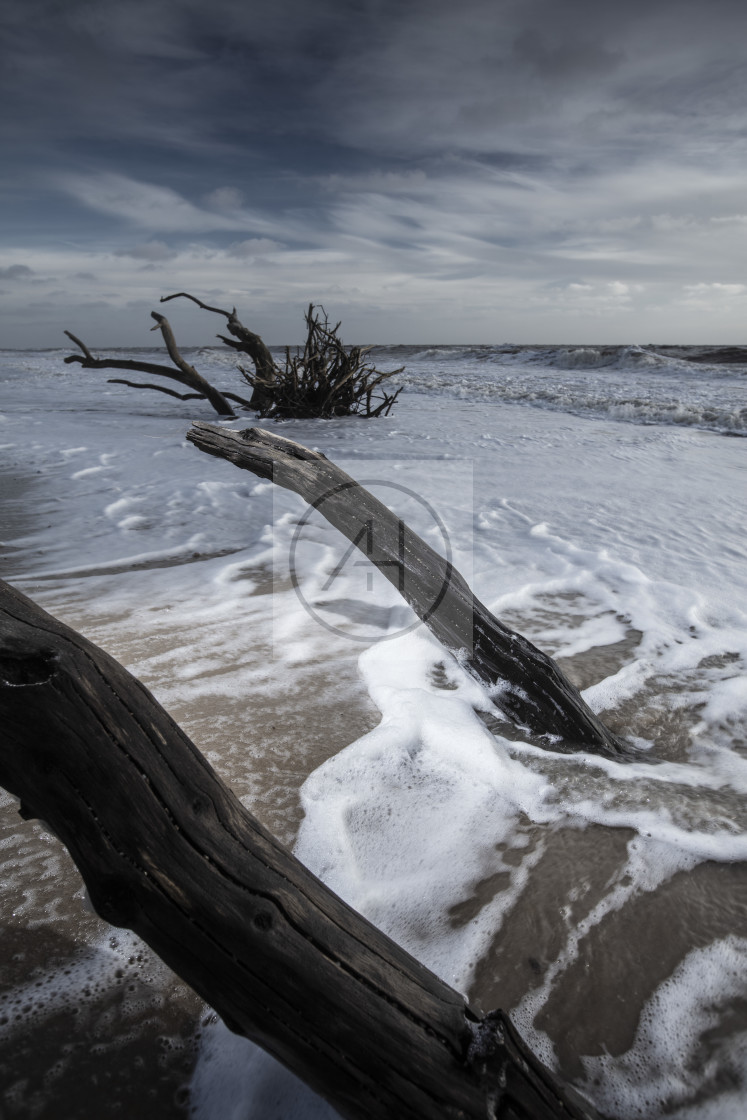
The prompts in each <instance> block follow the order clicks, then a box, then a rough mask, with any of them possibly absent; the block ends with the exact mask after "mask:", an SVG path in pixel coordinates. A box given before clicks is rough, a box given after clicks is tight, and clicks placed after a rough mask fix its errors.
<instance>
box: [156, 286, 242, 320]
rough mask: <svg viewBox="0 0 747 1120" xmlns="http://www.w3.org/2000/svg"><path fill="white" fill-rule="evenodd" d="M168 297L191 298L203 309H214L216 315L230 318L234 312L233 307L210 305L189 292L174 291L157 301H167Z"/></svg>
mask: <svg viewBox="0 0 747 1120" xmlns="http://www.w3.org/2000/svg"><path fill="white" fill-rule="evenodd" d="M170 299H191V300H192V303H196V304H197V306H198V307H201V308H202V310H203V311H214V312H215V313H216V315H225V317H226V318H227V319H230V318H231V315H232V314H233V315H235V314H236V308H235V307H234V309H233V312H231V311H224V309H223V308H222V307H210V305H209V304H207V303H203V302H202V300H201V299H198V298H197V296H191V295H190V294H189V292H174V293H173V294H172V295H170V296H161V298H160V300H159V303H168V302H169V300H170Z"/></svg>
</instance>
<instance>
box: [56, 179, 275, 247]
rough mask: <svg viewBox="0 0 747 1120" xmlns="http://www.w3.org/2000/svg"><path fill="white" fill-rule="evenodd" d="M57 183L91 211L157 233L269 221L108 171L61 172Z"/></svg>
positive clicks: (203, 230) (257, 226) (257, 224)
mask: <svg viewBox="0 0 747 1120" xmlns="http://www.w3.org/2000/svg"><path fill="white" fill-rule="evenodd" d="M58 185H59V187H60V188H61V189H62V190H64V191H66V192H67V193H68V194H70V195H71V196H72V197H73V198H74V199H75V200H76V202H79V203H81V204H82V205H83V206H87V207H90V209H91V210H96V211H98V212H99V213H102V214H108V215H110V216H111V217H113V218H120V219H122V220H123V221H126V222H128V223H130V224H131V225H133V226H136V227H138V228H139V229H147V230H153V231H155V232H159V233H208V232H211V231H214V230H250V229H264V228H266V226H267V224H268V223H267V221H266V220H265V219H263V218H261V217H259V216H258V215H256V214H251V213H248V212H246V211H241V210H238V209H236V210H233V211H231V212H229V213H226V212H217V211H215V210H209V209H205V208H202V207H199V206H195V205H194V204H193V203H191V202H188V201H187V199H185V198H183V197H182V196H181V195H180V194H179V193H178V192H177V191H175V190H172V189H171V187H165V186H159V185H157V184H155V183H146V182H141V181H139V180H137V179H131V178H130V177H129V176H127V175H120V174H117V173H116V172H111V171H105V172H102V173H100V174H97V175H91V176H84V175H61V176H60V177H59V178H58Z"/></svg>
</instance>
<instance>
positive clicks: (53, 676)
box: [0, 581, 596, 1120]
mask: <svg viewBox="0 0 747 1120" xmlns="http://www.w3.org/2000/svg"><path fill="white" fill-rule="evenodd" d="M0 720H1V721H2V727H3V740H2V746H0V784H2V785H3V786H4V787H5V788H6V789H7V790H9V791H10V792H11V793H13V794H15V796H17V797H19V798H20V800H21V814H22V816H24V817H25V818H30V817H39V818H41V819H43V820H44V821H46V822H48V823H49V825H50V826H51V828H52V829H53V830H54V831H55V833H56V834H57V835H58V836H59V837H60V839H61V840H62V842H63V843H64V844H65V845H66V846H67V848H68V849H69V851H70V853H71V855H72V857H73V859H74V860H75V862H76V864H77V866H78V868H79V870H80V872H81V874H82V876H83V879H84V880H85V883H86V886H87V888H88V891H89V894H90V897H91V900H92V902H93V905H94V907H95V909H96V910H97V911H98V913H99V914H100V915H101V917H102V918H104V919H105V920H106V921H108V922H110V923H112V924H114V925H117V926H124V927H127V928H128V929H131V930H134V931H135V932H136V933H137V934H138V935H139V936H140V937H142V938H143V940H144V941H146V942H147V943H148V944H149V945H150V946H151V947H152V948H153V949H154V950H155V952H156V953H157V954H158V955H159V956H160V957H161V958H162V959H163V960H164V961H165V962H166V963H167V964H168V965H169V966H170V967H171V968H172V969H173V970H174V971H175V972H177V973H178V974H179V975H180V976H181V977H182V978H183V979H184V980H185V981H186V982H187V983H188V984H190V985H191V986H192V987H193V988H194V990H195V991H196V992H198V994H199V995H200V996H202V997H203V998H204V999H205V1000H207V1001H208V1002H209V1003H210V1004H211V1005H212V1006H213V1007H214V1008H215V1010H216V1011H217V1012H218V1013H219V1014H220V1015H221V1016H222V1018H223V1019H224V1021H225V1022H226V1024H227V1025H228V1026H229V1027H230V1028H231V1029H232V1030H234V1031H236V1032H237V1033H239V1034H244V1035H246V1036H247V1037H248V1038H251V1039H253V1040H254V1041H255V1042H257V1043H258V1044H259V1045H260V1046H263V1047H264V1048H265V1049H266V1050H268V1051H269V1052H270V1053H271V1054H273V1055H274V1056H275V1057H277V1058H278V1059H279V1060H280V1061H282V1062H284V1063H285V1064H286V1065H287V1066H288V1067H289V1068H291V1069H292V1070H294V1071H295V1072H296V1073H297V1074H298V1075H299V1076H301V1077H302V1078H303V1079H304V1080H305V1081H307V1083H308V1084H309V1085H310V1086H312V1088H314V1089H315V1090H316V1091H317V1092H318V1093H320V1094H321V1095H322V1096H323V1097H325V1098H326V1099H327V1100H329V1101H330V1102H331V1103H332V1104H333V1106H334V1107H335V1108H336V1109H337V1110H338V1111H339V1112H340V1114H341V1115H342V1116H344V1117H349V1118H350V1120H392V1118H395V1117H396V1118H397V1120H444V1118H451V1120H496V1118H499V1117H500V1118H503V1120H561V1118H564V1120H570V1118H576V1120H593V1117H594V1116H595V1115H596V1113H595V1112H594V1109H593V1108H592V1107H591V1106H590V1105H588V1104H586V1103H585V1102H583V1101H582V1100H581V1099H580V1098H579V1097H578V1096H577V1094H575V1093H573V1092H572V1091H571V1090H569V1089H567V1088H564V1087H563V1086H561V1085H560V1084H559V1083H558V1081H557V1079H556V1078H555V1077H554V1076H553V1075H552V1074H551V1073H550V1072H549V1071H548V1070H547V1069H545V1068H544V1067H543V1066H542V1065H541V1064H540V1063H539V1062H538V1061H537V1060H536V1058H534V1056H533V1055H532V1054H531V1052H530V1051H529V1050H528V1049H527V1047H526V1046H525V1045H524V1043H523V1042H522V1040H521V1038H520V1037H519V1035H518V1034H517V1032H516V1031H515V1029H514V1028H513V1027H512V1025H511V1023H510V1021H509V1019H508V1018H507V1016H506V1015H505V1014H503V1012H501V1011H495V1012H492V1013H490V1014H488V1015H485V1016H481V1015H479V1014H477V1013H475V1012H474V1011H473V1010H472V1009H471V1008H470V1007H469V1006H468V1005H467V1004H466V1003H465V1001H464V1000H463V999H462V997H461V996H460V995H459V994H458V993H456V992H454V991H453V990H452V989H451V988H449V987H448V986H447V985H446V984H444V983H443V982H442V981H441V980H439V979H438V977H436V976H434V975H433V974H432V973H431V972H429V971H428V970H427V969H426V968H424V967H423V966H422V965H420V964H419V963H418V962H417V961H416V960H415V959H414V958H412V957H410V956H409V955H408V954H407V953H406V952H404V951H403V950H402V949H400V948H399V947H398V946H397V945H396V944H395V943H394V942H392V941H391V940H390V939H389V938H388V937H386V936H385V935H384V934H382V933H381V932H380V931H379V930H377V929H376V928H375V927H374V926H372V925H371V924H370V923H369V922H367V921H366V920H365V919H364V918H362V917H361V916H360V915H359V914H357V913H356V912H355V911H353V910H352V909H351V908H350V907H348V906H347V905H346V904H345V903H344V902H342V900H341V899H339V898H338V897H337V896H336V895H334V894H333V893H332V892H331V891H329V890H328V889H327V888H326V887H325V886H324V884H323V883H321V882H320V881H319V880H318V879H317V878H316V877H315V876H314V875H312V874H311V873H310V872H309V871H308V870H307V869H306V868H304V867H303V866H302V865H301V864H300V863H299V862H298V861H297V860H296V859H295V858H294V857H293V856H292V855H291V854H290V852H288V851H287V850H286V849H285V848H283V847H282V845H280V844H279V843H278V842H277V841H276V840H275V839H274V838H273V837H272V835H271V834H270V833H268V832H267V831H266V829H264V828H263V827H262V825H260V824H259V822H258V821H257V820H256V819H255V818H254V817H253V816H252V815H251V814H250V813H249V812H248V811H247V810H246V809H244V808H243V806H242V805H241V803H240V802H239V801H238V800H237V799H236V798H235V797H234V796H233V794H232V793H231V792H230V790H229V789H228V788H227V787H226V786H225V785H224V784H223V783H222V782H221V780H220V778H219V777H218V776H217V775H216V774H215V772H214V771H213V770H212V768H211V767H210V765H209V764H208V762H207V761H206V759H205V758H204V757H203V756H202V755H201V754H200V752H199V751H198V750H197V748H196V747H195V746H194V745H193V744H192V743H191V741H190V740H189V739H188V738H187V736H186V735H185V734H184V732H183V731H182V730H181V729H180V728H179V727H178V726H177V725H176V724H175V723H174V721H173V720H172V719H171V718H170V717H169V716H168V715H167V713H166V712H165V711H164V710H163V708H161V707H160V705H159V704H158V703H157V702H156V700H155V699H154V698H153V697H152V696H151V694H150V693H149V692H148V691H147V689H146V688H145V687H144V686H143V685H142V684H141V683H140V682H139V681H137V680H136V679H135V678H134V677H132V676H131V675H130V674H129V673H127V672H126V670H125V669H123V668H122V666H121V665H119V664H118V663H117V662H116V661H115V660H114V659H113V658H111V657H109V656H108V655H107V654H106V653H104V652H103V651H102V650H100V649H98V648H97V647H96V646H94V645H93V644H92V643H91V642H89V641H87V640H86V639H85V638H83V637H82V636H81V635H80V634H77V633H76V632H75V631H74V630H72V629H70V628H69V627H67V626H65V625H63V624H62V623H61V622H59V621H57V620H56V619H54V618H52V617H51V616H50V615H48V614H46V613H45V612H44V611H43V610H41V609H40V608H39V607H37V606H36V605H35V604H34V603H33V602H32V601H31V600H30V599H28V598H26V597H25V596H24V595H22V594H21V593H20V592H18V591H16V590H14V589H13V588H12V587H10V586H9V585H8V584H5V583H2V582H1V581H0Z"/></svg>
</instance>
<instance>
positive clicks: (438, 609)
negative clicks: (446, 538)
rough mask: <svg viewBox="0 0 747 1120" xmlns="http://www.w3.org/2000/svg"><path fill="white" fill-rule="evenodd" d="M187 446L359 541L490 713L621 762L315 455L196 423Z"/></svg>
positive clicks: (588, 720) (405, 530)
mask: <svg viewBox="0 0 747 1120" xmlns="http://www.w3.org/2000/svg"><path fill="white" fill-rule="evenodd" d="M187 439H189V440H191V441H192V443H194V444H195V446H196V447H199V449H200V450H201V451H205V452H207V453H208V454H209V455H217V456H218V457H219V458H223V459H229V460H230V461H231V462H232V463H234V464H235V465H236V466H237V467H242V468H244V469H245V470H248V471H252V472H253V473H254V474H256V475H259V476H260V477H261V478H270V479H272V480H273V481H274V482H276V483H277V484H278V485H280V486H283V487H285V488H286V489H288V490H293V491H294V492H295V493H297V494H300V495H301V497H302V498H304V499H305V500H306V501H307V502H309V503H310V504H311V505H312V506H315V507H316V508H317V509H318V510H319V512H320V513H321V514H323V516H324V517H326V518H327V520H328V521H329V522H331V524H332V525H334V526H335V528H337V529H339V530H340V532H341V533H344V535H345V536H346V537H348V539H349V540H351V541H352V542H353V543H354V544H356V545H357V546H358V547H359V548H361V551H364V549H363V548H362V547H361V542H362V541H364V540H365V542H366V547H367V551H365V554H366V555H367V557H368V559H369V560H370V561H372V562H373V563H374V564H375V565H376V566H377V567H378V568H379V570H380V571H381V572H382V573H383V574H384V575H385V576H386V578H387V579H388V580H389V581H390V583H393V584H394V585H395V586H396V587H397V588H398V590H399V591H400V592H401V593H402V595H403V597H404V599H405V600H406V601H407V603H408V604H409V605H410V606H411V607H412V609H413V610H414V611H415V613H416V614H417V615H418V617H419V618H420V619H422V621H423V622H424V623H425V625H426V626H427V627H428V629H429V630H430V631H431V632H432V633H433V634H434V635H435V636H436V637H437V638H438V639H439V641H441V642H443V644H444V645H445V646H446V648H447V649H449V650H451V651H452V652H453V653H454V654H455V655H456V657H457V658H458V660H459V662H460V664H462V665H463V666H464V667H465V668H466V669H467V670H468V671H469V672H470V673H472V674H473V676H475V677H477V679H478V680H480V681H482V683H483V684H486V685H487V686H488V687H489V688H490V689H491V690H492V692H493V695H494V698H495V703H496V705H497V707H498V708H500V710H501V711H502V712H504V713H505V714H506V715H507V716H508V717H509V718H510V719H511V720H513V721H514V722H515V723H516V724H518V725H519V726H522V727H525V728H528V729H529V731H531V732H532V733H534V734H535V735H540V736H553V737H555V741H553V742H552V743H551V744H550V745H551V746H552V748H553V749H557V750H566V751H569V750H579V749H583V750H588V751H594V752H596V753H597V754H603V755H606V756H608V757H611V758H620V757H624V756H625V754H626V753H627V752H626V748H625V745H624V743H623V742H622V741H621V740H620V739H619V738H618V737H617V736H616V735H614V734H613V733H612V732H611V731H610V730H609V729H608V728H607V727H605V726H604V724H603V723H602V722H601V721H600V720H599V719H598V718H597V716H596V715H595V714H594V713H593V712H592V711H591V709H590V708H589V707H588V706H587V705H586V704H585V703H584V701H583V699H582V698H581V696H580V694H579V692H578V689H576V688H575V687H574V686H573V685H572V684H571V682H570V681H569V680H567V678H566V677H565V676H564V675H563V673H562V672H561V671H560V669H559V668H558V666H557V665H556V664H555V662H554V661H553V660H552V658H550V657H548V656H547V655H546V654H544V653H542V651H541V650H539V649H537V647H536V646H534V645H532V643H531V642H529V641H527V639H526V638H524V637H522V635H521V634H518V633H516V631H514V630H509V629H508V627H506V626H504V625H503V624H502V623H501V622H499V621H498V619H497V618H495V617H494V616H493V615H492V614H491V613H490V611H489V610H488V609H487V607H486V606H484V604H483V603H481V602H480V601H479V600H478V599H476V598H475V596H474V595H473V594H472V592H471V591H470V589H469V587H468V586H467V584H466V582H465V580H464V579H463V578H462V576H461V575H460V574H459V572H457V571H456V569H455V568H454V567H453V566H452V564H451V563H450V562H449V561H448V560H445V559H444V558H443V557H442V556H439V554H438V553H437V552H435V551H434V550H433V549H432V548H431V547H430V546H429V545H427V544H426V543H425V541H423V540H421V538H420V537H418V536H417V535H416V534H415V533H413V531H412V530H411V529H410V528H409V527H408V526H407V525H405V524H404V523H403V522H402V521H400V520H399V518H397V517H396V516H395V515H394V514H393V513H392V512H391V511H390V510H388V509H387V507H386V506H385V505H383V504H382V503H381V502H380V501H379V500H378V499H377V498H375V497H374V496H373V495H372V494H371V493H370V492H369V491H368V490H366V489H364V487H362V486H360V485H359V484H358V483H357V482H355V481H354V480H353V479H352V478H351V477H350V475H347V474H345V472H344V471H342V470H340V468H339V467H337V466H335V464H334V463H331V462H330V461H329V459H327V458H326V456H324V455H322V454H321V452H319V451H311V450H309V448H307V447H303V446H302V445H301V444H300V443H294V442H293V441H292V440H289V439H284V438H283V437H282V436H277V435H275V434H273V433H271V432H267V431H264V430H262V429H261V428H249V429H247V430H246V431H243V432H234V431H227V430H224V429H223V428H218V427H215V425H213V424H205V423H203V422H202V421H195V423H194V424H193V426H192V428H191V429H190V431H189V432H188V433H187ZM372 542H373V545H374V547H373V548H371V547H370V546H371V544H372Z"/></svg>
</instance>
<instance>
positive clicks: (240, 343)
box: [161, 292, 278, 412]
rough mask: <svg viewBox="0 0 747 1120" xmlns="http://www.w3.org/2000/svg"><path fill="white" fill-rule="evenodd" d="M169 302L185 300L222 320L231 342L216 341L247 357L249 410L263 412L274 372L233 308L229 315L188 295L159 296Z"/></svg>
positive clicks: (263, 349)
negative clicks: (251, 379)
mask: <svg viewBox="0 0 747 1120" xmlns="http://www.w3.org/2000/svg"><path fill="white" fill-rule="evenodd" d="M171 299H189V300H191V301H192V303H196V304H197V306H198V307H201V308H202V310H203V311H212V312H214V313H215V314H216V315H222V316H223V317H224V318H225V320H226V328H227V330H228V333H229V334H232V335H233V338H226V337H225V335H222V334H219V335H218V338H219V339H220V340H221V342H224V343H225V344H226V346H230V347H231V348H232V349H233V350H238V351H239V352H240V353H242V354H248V355H249V357H250V358H251V359H252V362H253V363H254V369H255V373H256V377H257V384H256V386H254V387H253V392H252V396H251V400H250V407H251V408H256V409H257V410H258V411H259V412H264V411H265V410H266V409H267V408H268V407H269V406H270V405H271V403H272V395H271V394H270V393H269V392H268V389H267V386H268V385H271V384H272V382H273V381H274V380H275V377H276V375H277V373H278V368H277V366H276V365H275V359H274V358H273V356H272V354H271V353H270V350H269V349H268V347H267V346H266V345H265V343H264V341H263V340H262V338H261V337H260V336H259V335H258V334H255V333H254V331H250V330H249V328H248V327H245V326H244V324H243V323H242V322H241V320H240V319H239V317H238V315H237V314H236V308H235V307H234V308H232V309H231V311H226V310H225V308H223V307H211V306H210V304H207V303H203V302H202V300H201V299H198V298H197V296H192V295H190V294H189V292H172V294H171V295H170V296H161V303H168V302H169V300H171ZM241 372H242V373H244V377H245V378H246V377H247V374H246V373H245V372H244V371H243V370H242V371H241ZM247 380H248V378H247Z"/></svg>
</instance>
